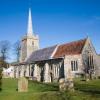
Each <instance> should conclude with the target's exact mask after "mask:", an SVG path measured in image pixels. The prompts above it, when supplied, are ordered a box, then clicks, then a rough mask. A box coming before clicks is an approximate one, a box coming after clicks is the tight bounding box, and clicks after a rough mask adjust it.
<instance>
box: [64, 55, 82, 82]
mask: <svg viewBox="0 0 100 100" xmlns="http://www.w3.org/2000/svg"><path fill="white" fill-rule="evenodd" d="M71 61H77V62H78V70H77V71H72V69H71ZM69 72H71V74H72V76H73V77H75V76H76V74H78V73H79V74H80V73H82V72H83V70H82V56H81V55H66V56H65V59H64V73H65V80H67V78H68V77H69Z"/></svg>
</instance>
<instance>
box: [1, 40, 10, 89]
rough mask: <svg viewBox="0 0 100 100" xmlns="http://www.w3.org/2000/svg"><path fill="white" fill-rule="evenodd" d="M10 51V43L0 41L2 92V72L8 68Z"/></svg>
mask: <svg viewBox="0 0 100 100" xmlns="http://www.w3.org/2000/svg"><path fill="white" fill-rule="evenodd" d="M9 49H10V42H9V41H7V40H5V41H0V91H1V90H2V71H3V67H5V68H7V62H6V60H7V58H8V52H9Z"/></svg>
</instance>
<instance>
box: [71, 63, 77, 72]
mask: <svg viewBox="0 0 100 100" xmlns="http://www.w3.org/2000/svg"><path fill="white" fill-rule="evenodd" d="M71 69H72V71H78V61H71Z"/></svg>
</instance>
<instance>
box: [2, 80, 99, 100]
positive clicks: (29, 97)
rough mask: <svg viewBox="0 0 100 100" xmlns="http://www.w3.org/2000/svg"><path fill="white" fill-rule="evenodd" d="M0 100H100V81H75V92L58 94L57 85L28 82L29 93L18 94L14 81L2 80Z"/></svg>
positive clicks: (15, 81)
mask: <svg viewBox="0 0 100 100" xmlns="http://www.w3.org/2000/svg"><path fill="white" fill-rule="evenodd" d="M2 88H3V90H2V92H0V100H100V80H93V81H89V82H84V81H83V82H82V81H80V80H77V81H75V92H64V93H61V92H59V88H58V85H57V84H43V83H38V82H32V81H29V92H27V93H18V92H17V91H16V89H17V80H16V79H3V86H2Z"/></svg>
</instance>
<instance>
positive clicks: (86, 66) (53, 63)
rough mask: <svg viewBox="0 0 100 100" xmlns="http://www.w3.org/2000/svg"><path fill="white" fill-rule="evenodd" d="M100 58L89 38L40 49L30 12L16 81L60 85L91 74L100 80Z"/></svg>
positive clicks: (15, 67)
mask: <svg viewBox="0 0 100 100" xmlns="http://www.w3.org/2000/svg"><path fill="white" fill-rule="evenodd" d="M99 60H100V55H98V54H97V53H96V51H95V48H94V46H93V44H92V42H91V40H90V39H89V38H88V37H87V38H84V39H80V40H77V41H73V42H70V43H64V44H58V45H54V46H51V47H46V48H43V49H40V48H39V36H38V35H36V34H35V33H34V32H33V28H32V15H31V9H29V16H28V29H27V34H26V35H25V36H24V37H23V38H22V40H21V50H20V58H19V61H20V62H19V63H17V64H14V65H13V66H14V77H16V78H19V77H28V78H30V79H32V80H36V81H40V82H58V81H59V79H61V78H64V79H65V80H67V79H68V78H69V77H73V78H75V77H81V76H82V75H84V74H85V73H91V74H92V75H94V76H95V77H99V76H100V61H99Z"/></svg>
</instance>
